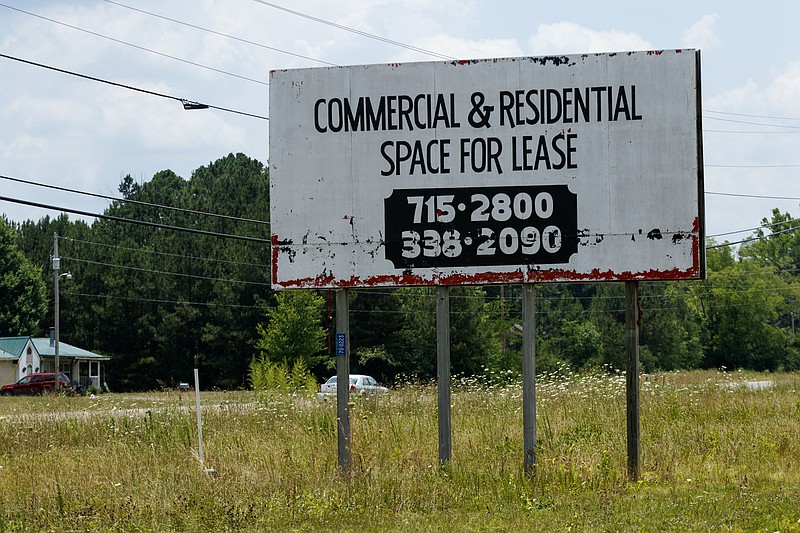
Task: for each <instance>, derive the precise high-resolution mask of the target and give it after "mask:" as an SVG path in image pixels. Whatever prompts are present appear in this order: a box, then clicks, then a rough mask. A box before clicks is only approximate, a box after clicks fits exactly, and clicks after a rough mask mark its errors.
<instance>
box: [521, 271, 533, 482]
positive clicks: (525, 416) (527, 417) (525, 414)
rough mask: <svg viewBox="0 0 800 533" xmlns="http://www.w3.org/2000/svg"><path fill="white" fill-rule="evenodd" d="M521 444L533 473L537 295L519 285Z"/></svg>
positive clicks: (527, 286) (527, 468) (529, 471)
mask: <svg viewBox="0 0 800 533" xmlns="http://www.w3.org/2000/svg"><path fill="white" fill-rule="evenodd" d="M522 444H523V448H524V454H525V461H524V466H525V473H526V474H533V473H534V472H535V470H536V292H535V289H534V285H533V284H532V283H526V284H524V285H523V286H522Z"/></svg>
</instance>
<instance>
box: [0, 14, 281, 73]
mask: <svg viewBox="0 0 800 533" xmlns="http://www.w3.org/2000/svg"><path fill="white" fill-rule="evenodd" d="M0 7H5V8H7V9H11V10H13V11H17V12H19V13H24V14H26V15H30V16H31V17H36V18H38V19H42V20H46V21H48V22H52V23H54V24H59V25H61V26H65V27H67V28H71V29H73V30H78V31H82V32H84V33H88V34H89V35H94V36H95V37H101V38H103V39H107V40H109V41H113V42H115V43H118V44H123V45H125V46H130V47H131V48H136V49H137V50H142V51H144V52H149V53H151V54H156V55H159V56H161V57H166V58H168V59H172V60H175V61H180V62H181V63H186V64H187V65H192V66H195V67H200V68H204V69H206V70H211V71H214V72H217V73H219V74H224V75H226V76H232V77H234V78H239V79H241V80H245V81H249V82H253V83H258V84H260V85H269V83H268V82H266V81H262V80H257V79H255V78H249V77H247V76H242V75H241V74H234V73H233V72H228V71H226V70H222V69H218V68H214V67H209V66H208V65H203V64H201V63H195V62H194V61H189V60H188V59H183V58H180V57H176V56H172V55H169V54H165V53H163V52H158V51H156V50H152V49H150V48H145V47H144V46H139V45H138V44H133V43H129V42H127V41H123V40H120V39H115V38H114V37H109V36H108V35H103V34H102V33H97V32H95V31H91V30H86V29H84V28H80V27H78V26H73V25H72V24H67V23H66V22H61V21H58V20H55V19H51V18H47V17H44V16H42V15H37V14H36V13H31V12H30V11H25V10H24V9H19V8H16V7H12V6H9V5H7V4H3V3H0Z"/></svg>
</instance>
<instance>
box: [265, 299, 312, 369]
mask: <svg viewBox="0 0 800 533" xmlns="http://www.w3.org/2000/svg"><path fill="white" fill-rule="evenodd" d="M275 300H276V301H277V306H276V307H274V308H272V309H269V310H267V322H266V324H259V325H258V328H257V331H258V335H259V338H258V340H257V341H256V348H257V349H258V350H259V351H260V353H261V356H263V357H265V358H266V359H267V360H269V361H273V362H286V363H287V365H289V366H294V365H295V363H297V362H298V361H302V362H303V363H304V364H305V365H306V366H307V367H309V368H313V367H314V366H316V365H317V364H319V363H320V362H322V360H323V359H324V355H323V354H322V353H321V352H322V350H323V349H324V347H325V344H324V341H325V335H326V334H325V330H324V329H323V328H322V326H321V324H320V319H321V313H320V311H321V309H322V305H323V303H324V300H323V298H322V297H321V296H319V295H318V294H317V293H315V292H314V291H310V290H300V291H286V292H281V293H278V294H277V295H276V297H275Z"/></svg>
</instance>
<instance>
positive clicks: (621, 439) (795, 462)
mask: <svg viewBox="0 0 800 533" xmlns="http://www.w3.org/2000/svg"><path fill="white" fill-rule="evenodd" d="M756 380H761V381H763V380H769V381H771V382H774V386H769V387H767V388H764V389H758V390H750V389H748V388H747V387H745V386H743V385H741V384H743V383H745V382H747V381H756ZM799 388H800V376H798V375H794V374H773V375H756V374H743V373H715V372H694V373H677V374H660V375H651V376H645V377H644V378H643V380H642V396H641V405H642V411H641V428H642V465H643V468H642V478H641V480H640V481H638V482H629V481H628V480H627V475H626V449H625V442H626V437H625V380H624V376H615V375H609V374H590V375H566V376H539V378H538V383H537V431H538V447H537V463H538V464H537V469H536V473H535V475H533V476H532V477H527V476H525V475H524V474H523V472H522V389H521V386H520V385H519V384H512V385H503V386H501V385H495V386H487V385H481V384H479V383H477V382H470V381H461V382H458V383H457V384H455V386H454V390H453V397H452V404H453V406H452V416H453V420H452V425H453V461H452V463H450V464H449V465H447V466H446V467H445V468H440V467H439V465H438V463H437V461H438V459H437V458H438V451H437V442H438V440H437V420H436V389H435V386H419V385H413V384H407V385H402V386H400V387H398V388H396V389H394V390H393V391H392V392H391V393H390V394H389V395H388V397H384V398H381V399H379V400H377V401H373V400H366V401H357V402H355V404H354V405H353V407H352V412H351V422H352V432H353V435H352V458H353V469H352V476H351V478H349V479H345V478H343V477H342V476H340V475H339V473H338V467H337V449H336V413H335V409H336V407H335V405H334V403H335V402H333V403H328V404H321V403H319V402H317V401H316V399H315V398H309V397H290V396H272V397H258V396H256V394H255V393H253V392H246V391H240V392H227V393H226V392H205V393H203V394H202V403H203V407H204V411H203V436H204V445H205V446H204V448H205V459H206V466H207V467H211V468H213V469H215V470H216V476H210V475H208V474H206V473H204V472H203V471H201V468H200V466H199V463H198V459H197V428H196V418H195V416H196V415H195V412H194V410H193V405H194V395H193V393H191V394H186V393H184V394H183V395H180V394H178V393H177V392H174V391H171V392H160V393H149V394H136V395H132V394H131V395H127V394H104V395H100V396H97V397H94V398H90V397H77V398H71V397H37V398H0V532H2V531H42V530H45V531H47V530H52V531H65V530H76V531H241V530H264V531H266V530H280V531H283V530H301V531H313V530H358V531H385V530H412V531H432V530H436V531H491V530H497V531H569V530H571V531H575V530H579V531H710V530H718V531H719V530H721V531H770V532H771V531H800V394H798V389H799Z"/></svg>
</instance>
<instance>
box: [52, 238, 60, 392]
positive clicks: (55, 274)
mask: <svg viewBox="0 0 800 533" xmlns="http://www.w3.org/2000/svg"><path fill="white" fill-rule="evenodd" d="M60 268H61V258H60V257H58V232H55V233H53V292H54V297H55V300H54V301H55V309H54V313H53V315H54V317H53V318H54V320H55V323H56V324H55V331H54V350H55V361H54V362H53V365H54V366H55V368H54V369H53V372H54V376H53V377H54V378H55V384H54V385H53V390H54V391H56V392H58V391H59V390H60V389H61V378H60V376H59V371H58V337H59V325H58V321H59V320H58V318H59V311H60V310H59V305H58V278H59V277H60V274H59V270H60Z"/></svg>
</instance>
